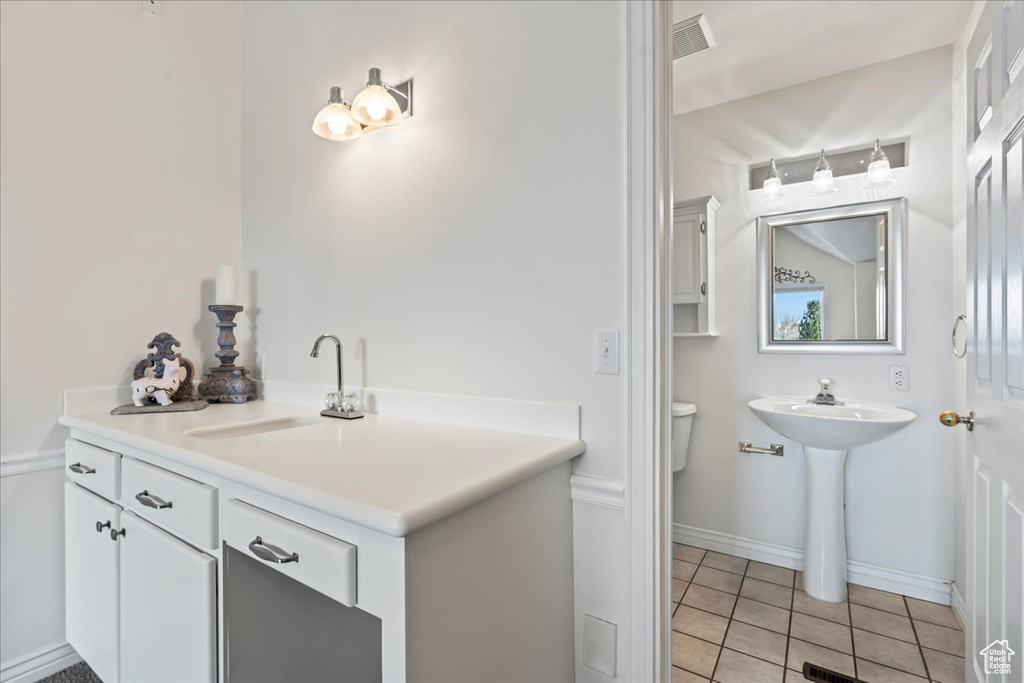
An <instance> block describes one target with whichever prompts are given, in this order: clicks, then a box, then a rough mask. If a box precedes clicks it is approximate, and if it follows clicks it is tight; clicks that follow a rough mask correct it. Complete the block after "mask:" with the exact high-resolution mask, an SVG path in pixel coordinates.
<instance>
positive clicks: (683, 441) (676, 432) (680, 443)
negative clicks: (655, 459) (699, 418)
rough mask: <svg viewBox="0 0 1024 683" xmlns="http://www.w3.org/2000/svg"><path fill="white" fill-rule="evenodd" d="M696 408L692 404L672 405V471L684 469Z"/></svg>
mask: <svg viewBox="0 0 1024 683" xmlns="http://www.w3.org/2000/svg"><path fill="white" fill-rule="evenodd" d="M696 414H697V406H695V405H693V404H692V403H677V402H673V403H672V471H673V472H678V471H679V470H681V469H683V468H684V467H686V456H687V454H689V452H690V430H691V429H692V428H693V416H694V415H696Z"/></svg>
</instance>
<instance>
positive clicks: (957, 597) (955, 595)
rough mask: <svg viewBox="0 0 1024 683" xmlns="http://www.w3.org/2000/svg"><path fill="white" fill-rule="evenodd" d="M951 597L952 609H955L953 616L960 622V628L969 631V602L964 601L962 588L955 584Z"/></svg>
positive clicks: (950, 593)
mask: <svg viewBox="0 0 1024 683" xmlns="http://www.w3.org/2000/svg"><path fill="white" fill-rule="evenodd" d="M949 595H950V598H951V600H950V607H952V608H953V614H955V615H956V618H957V621H959V622H960V628H962V629H963V630H964V632H965V633H966V631H967V601H966V600H964V596H963V594H962V593H961V592H960V587H959V586H957V585H956V583H953V585H952V586H951V587H950V591H949Z"/></svg>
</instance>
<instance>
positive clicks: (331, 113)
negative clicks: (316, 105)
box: [313, 102, 363, 141]
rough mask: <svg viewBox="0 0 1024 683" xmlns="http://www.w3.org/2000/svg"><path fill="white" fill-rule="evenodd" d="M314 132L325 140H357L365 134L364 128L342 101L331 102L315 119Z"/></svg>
mask: <svg viewBox="0 0 1024 683" xmlns="http://www.w3.org/2000/svg"><path fill="white" fill-rule="evenodd" d="M313 132H314V133H316V134H317V135H319V136H320V137H322V138H324V139H325V140H334V141H342V140H355V139H356V138H358V137H359V136H361V135H362V134H363V128H362V126H360V125H359V124H358V123H357V122H356V121H355V119H353V118H352V114H351V113H350V112H349V109H348V107H346V106H345V105H344V104H342V103H340V102H330V103H328V105H327V106H326V107H324V108H323V109H321V110H320V113H319V114H317V115H316V118H315V119H313Z"/></svg>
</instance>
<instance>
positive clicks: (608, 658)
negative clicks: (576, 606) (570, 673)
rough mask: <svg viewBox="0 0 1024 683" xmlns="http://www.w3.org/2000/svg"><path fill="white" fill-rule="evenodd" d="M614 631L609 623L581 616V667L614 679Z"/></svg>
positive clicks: (615, 628) (588, 616) (588, 615)
mask: <svg viewBox="0 0 1024 683" xmlns="http://www.w3.org/2000/svg"><path fill="white" fill-rule="evenodd" d="M616 630H617V627H616V626H615V624H613V623H612V622H610V621H605V620H604V619H598V618H597V617H595V616H592V615H590V614H587V613H585V612H584V614H583V665H584V666H586V667H589V668H591V669H593V670H594V671H599V672H601V673H603V674H604V675H606V676H611V677H613V678H614V677H615V670H616V661H615V648H616Z"/></svg>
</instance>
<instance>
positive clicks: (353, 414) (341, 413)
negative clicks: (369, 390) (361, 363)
mask: <svg viewBox="0 0 1024 683" xmlns="http://www.w3.org/2000/svg"><path fill="white" fill-rule="evenodd" d="M325 339H330V340H331V341H332V342H334V345H335V346H336V347H337V356H336V358H337V369H338V393H336V394H333V395H332V394H327V399H326V400H325V401H324V403H325V405H326V407H325V408H324V409H323V410H321V411H320V414H321V415H323V416H324V417H340V418H341V419H343V420H355V419H357V418H360V417H362V416H363V414H362V413H361V412H359V410H358V409H357V406H355V405H354V403H355V402H354V401H349V400H347V399H348V397H347V396H345V399H346V400H343V398H342V397H343V396H344V394H343V393H342V392H344V390H345V389H344V387H345V385H344V383H343V382H342V369H341V340H340V339H338V338H337V337H335V336H334V335H333V334H321V335H320V336H319V337H317V338H316V341H315V342H313V350H312V351H310V353H309V355H310V356H312V357H313V358H318V357H319V356H320V344H321V343H323V341H324V340H325Z"/></svg>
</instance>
